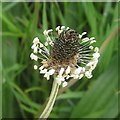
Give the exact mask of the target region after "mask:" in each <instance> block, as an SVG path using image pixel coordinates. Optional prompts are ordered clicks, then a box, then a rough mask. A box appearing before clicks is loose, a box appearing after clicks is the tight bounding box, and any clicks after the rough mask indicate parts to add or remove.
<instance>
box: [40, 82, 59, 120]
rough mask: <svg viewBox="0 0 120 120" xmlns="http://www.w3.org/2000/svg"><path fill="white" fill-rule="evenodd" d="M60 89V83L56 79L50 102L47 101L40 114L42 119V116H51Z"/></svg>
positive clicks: (45, 117)
mask: <svg viewBox="0 0 120 120" xmlns="http://www.w3.org/2000/svg"><path fill="white" fill-rule="evenodd" d="M58 90H59V85H58V83H57V82H56V80H54V82H53V86H52V91H51V94H50V97H49V100H48V103H47V105H46V107H45V109H44V110H43V112H42V114H41V115H40V117H39V119H41V118H44V119H47V118H48V117H49V115H50V113H51V111H52V108H53V105H54V103H55V100H56V97H57V94H58Z"/></svg>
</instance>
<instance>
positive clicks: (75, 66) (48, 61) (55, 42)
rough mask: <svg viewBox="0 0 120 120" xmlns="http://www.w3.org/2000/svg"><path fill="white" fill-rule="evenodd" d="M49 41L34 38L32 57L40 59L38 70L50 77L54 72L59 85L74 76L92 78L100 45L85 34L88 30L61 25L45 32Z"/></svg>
mask: <svg viewBox="0 0 120 120" xmlns="http://www.w3.org/2000/svg"><path fill="white" fill-rule="evenodd" d="M43 34H44V36H45V39H46V41H45V42H44V43H42V42H40V40H39V38H38V37H35V38H34V40H33V45H32V47H31V48H32V50H33V52H32V53H31V55H30V58H31V59H32V60H34V61H39V65H34V69H35V70H37V69H39V71H40V74H43V75H44V77H45V78H46V79H47V80H49V79H50V76H52V75H54V77H55V80H56V81H57V83H58V84H59V85H62V86H63V87H65V86H66V85H67V81H69V80H70V79H71V78H74V79H81V78H82V77H83V76H86V77H87V78H91V77H92V71H93V70H94V69H95V67H96V65H97V63H98V58H99V57H100V54H99V48H98V47H94V46H92V44H93V43H94V42H96V40H95V38H94V37H91V38H89V37H84V36H85V35H86V32H83V33H82V34H79V33H78V32H76V31H75V30H73V29H70V28H69V27H65V26H61V27H60V26H58V27H57V28H56V32H53V30H52V29H49V30H45V31H44V32H43Z"/></svg>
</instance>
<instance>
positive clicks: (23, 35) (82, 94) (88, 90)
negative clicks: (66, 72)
mask: <svg viewBox="0 0 120 120" xmlns="http://www.w3.org/2000/svg"><path fill="white" fill-rule="evenodd" d="M0 7H1V8H2V12H1V11H0V19H1V20H2V33H1V35H2V72H3V76H2V114H3V118H24V119H28V118H34V117H37V116H38V115H39V114H40V113H41V111H42V108H43V105H44V102H45V101H46V100H47V98H48V97H49V94H50V90H51V87H52V82H53V79H51V80H50V81H47V80H46V79H45V78H44V77H43V76H42V75H40V74H39V71H38V70H37V71H35V70H33V64H34V62H33V61H31V60H30V53H31V52H32V50H31V45H32V40H33V38H34V37H36V36H38V37H39V39H40V40H41V41H45V38H44V36H43V34H42V33H43V30H44V29H50V28H52V29H55V27H56V26H58V25H65V26H69V27H70V28H73V29H75V30H76V31H78V32H79V33H82V32H84V31H87V33H88V36H89V37H90V36H94V37H95V38H96V41H97V42H96V43H95V46H98V47H99V48H100V54H101V56H100V59H99V63H98V65H97V67H96V69H95V70H94V72H93V78H91V79H90V80H88V79H86V78H85V77H84V78H82V79H81V80H79V81H77V82H76V83H75V84H74V85H73V86H71V88H68V89H67V90H66V91H65V92H64V93H62V94H60V95H59V96H58V98H57V100H56V103H55V106H54V109H53V110H52V113H51V114H50V118H96V119H97V118H113V119H114V118H118V116H119V111H118V94H119V93H120V91H119V89H118V22H120V18H118V3H111V2H108V3H105V2H104V3H92V2H91V3H85V2H78V3H67V2H61V3H57V2H51V3H25V2H21V3H20V2H19V3H17V2H11V3H2V4H1V5H0ZM1 13H2V14H1Z"/></svg>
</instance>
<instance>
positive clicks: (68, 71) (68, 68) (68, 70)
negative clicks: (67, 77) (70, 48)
mask: <svg viewBox="0 0 120 120" xmlns="http://www.w3.org/2000/svg"><path fill="white" fill-rule="evenodd" d="M65 73H66V74H69V73H70V66H68V67H67V69H66V71H65Z"/></svg>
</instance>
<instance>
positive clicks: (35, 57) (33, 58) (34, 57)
mask: <svg viewBox="0 0 120 120" xmlns="http://www.w3.org/2000/svg"><path fill="white" fill-rule="evenodd" d="M30 58H31V59H32V60H35V61H37V60H38V56H37V55H35V54H33V53H31V55H30Z"/></svg>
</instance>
